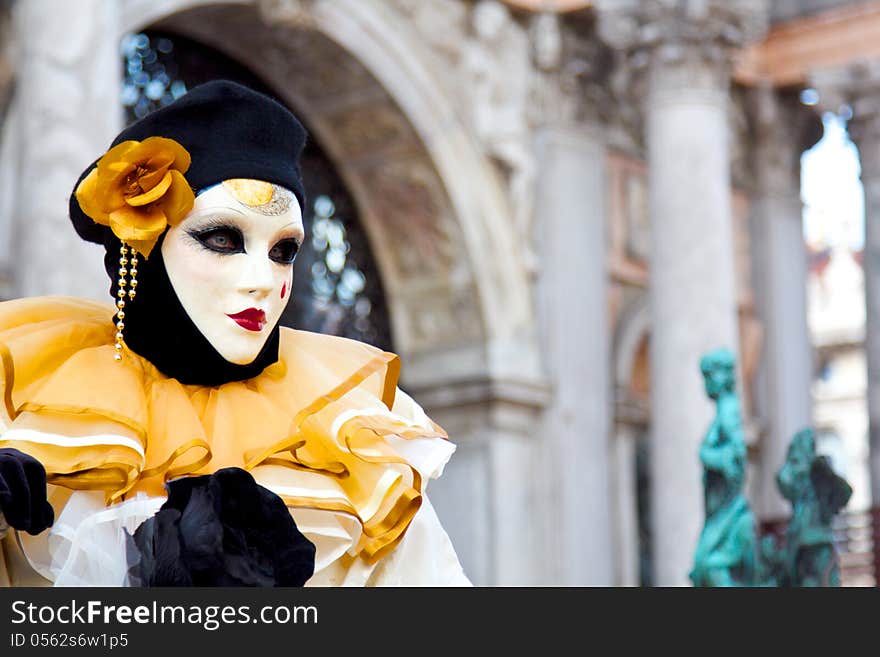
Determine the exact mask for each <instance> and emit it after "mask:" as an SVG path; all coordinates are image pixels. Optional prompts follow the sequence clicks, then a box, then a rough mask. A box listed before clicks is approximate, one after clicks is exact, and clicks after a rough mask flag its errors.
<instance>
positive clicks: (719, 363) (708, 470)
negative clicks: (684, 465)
mask: <svg viewBox="0 0 880 657" xmlns="http://www.w3.org/2000/svg"><path fill="white" fill-rule="evenodd" d="M700 369H701V370H702V372H703V378H704V379H705V384H706V394H707V395H708V396H709V397H710V398H712V399H714V400H715V402H716V405H717V411H716V414H715V419H714V420H713V421H712V424H711V426H710V427H709V430H708V431H707V432H706V437H705V438H704V439H703V443H702V445H701V446H700V462H701V463H702V464H703V489H704V495H705V510H706V523H705V525H704V527H703V532H702V534H701V535H700V541H699V544H698V545H697V552H696V555H695V557H694V569H693V570H692V571H691V573H690V578H691V581H692V582H693V584H694V586H751V585H754V584H756V583H757V563H756V552H757V550H756V540H755V521H754V517H753V515H752V511H751V509H750V508H749V504H748V502H747V501H746V498H745V496H744V495H743V484H744V483H745V474H746V444H745V439H744V437H743V427H742V418H741V415H740V406H739V399H738V398H737V395H736V374H735V370H736V361H735V359H734V356H733V354H732V353H731V352H730V351H729V350H727V349H717V350H715V351H712V352H709V353H708V354H706V355H705V356H703V358H702V359H701V361H700Z"/></svg>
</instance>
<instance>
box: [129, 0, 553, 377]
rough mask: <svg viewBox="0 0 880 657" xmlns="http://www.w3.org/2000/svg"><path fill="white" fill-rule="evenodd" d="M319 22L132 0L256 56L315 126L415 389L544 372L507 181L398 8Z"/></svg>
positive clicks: (240, 7)
mask: <svg viewBox="0 0 880 657" xmlns="http://www.w3.org/2000/svg"><path fill="white" fill-rule="evenodd" d="M312 7H313V10H312V12H311V13H310V15H309V18H310V21H309V25H308V26H307V27H303V26H292V25H285V24H275V25H270V24H267V22H266V21H265V20H264V19H263V18H262V17H261V13H260V11H259V9H258V7H257V3H256V2H242V1H230V0H211V1H207V0H130V1H129V2H127V3H126V4H125V5H124V6H123V8H122V17H121V21H120V24H121V28H122V32H128V31H131V30H139V29H144V28H146V27H156V28H159V29H166V30H169V31H172V32H177V33H179V34H182V35H184V36H187V37H190V38H193V39H196V40H198V41H201V42H202V43H205V44H206V45H209V46H211V47H214V48H216V49H218V50H220V51H222V52H224V53H225V54H227V55H229V56H231V57H233V58H235V59H236V60H238V61H239V62H241V63H242V64H244V65H245V66H248V67H249V68H250V69H251V70H253V71H254V72H255V73H256V74H257V75H259V76H260V77H261V78H262V79H263V80H265V81H266V83H267V84H269V85H270V86H271V87H272V88H273V89H274V90H275V91H276V92H277V93H278V94H279V96H280V97H282V98H283V99H284V100H285V101H286V102H287V103H288V104H289V105H290V106H291V107H293V108H294V109H295V110H296V111H297V112H298V113H299V114H300V115H301V116H303V118H304V120H305V121H306V122H307V123H309V125H310V126H311V128H312V130H313V131H314V133H315V134H316V136H317V138H318V139H319V140H320V141H321V144H322V146H323V147H324V148H325V150H326V151H327V153H328V154H329V155H330V157H331V158H332V159H333V160H334V162H335V164H336V166H337V168H338V170H339V172H340V174H341V175H342V177H343V179H344V180H345V182H346V184H347V185H348V186H349V188H350V190H351V191H352V193H353V195H354V197H355V199H356V201H357V203H358V205H359V209H360V214H361V218H362V221H363V222H364V227H365V229H366V231H367V233H368V235H369V238H370V242H371V244H372V245H373V250H374V253H375V256H376V259H377V262H378V265H379V268H380V270H381V273H382V277H383V282H384V286H385V291H386V297H387V299H388V303H389V309H390V312H391V317H392V323H393V330H394V334H395V337H396V341H397V345H396V348H397V350H398V351H399V352H400V353H401V354H403V355H404V357H405V359H406V360H407V367H406V368H404V374H405V376H407V380H408V382H409V383H410V384H413V385H416V386H418V385H421V384H424V385H431V384H436V383H438V382H437V381H436V378H437V372H438V370H442V371H443V372H444V377H445V378H447V379H448V380H450V381H451V380H457V379H458V380H490V379H497V378H505V377H512V378H516V379H519V380H523V379H525V380H538V379H539V378H540V377H539V375H538V372H539V371H540V367H539V360H538V354H537V348H536V343H535V338H534V335H535V331H534V325H533V319H532V312H531V297H530V291H529V282H528V279H527V275H526V272H525V270H524V268H523V267H522V265H521V264H520V262H521V259H519V258H515V257H513V258H512V257H511V254H512V253H517V252H518V250H519V245H518V244H517V243H516V241H515V240H514V236H513V231H511V230H510V228H509V221H508V217H509V210H508V207H507V205H506V203H507V202H506V199H505V195H504V192H503V190H502V189H501V188H500V186H499V183H498V180H497V177H495V176H494V175H493V172H492V170H491V166H490V165H489V163H488V162H487V161H486V159H485V157H484V156H483V154H482V152H481V151H480V149H479V147H478V145H477V144H476V142H475V141H474V139H473V138H472V137H471V135H470V134H469V132H468V131H467V130H466V129H465V128H464V127H463V126H462V124H461V122H460V121H459V120H458V118H457V117H456V115H455V110H454V108H453V107H452V106H451V104H450V102H449V100H448V99H447V98H446V96H445V95H444V94H443V92H442V90H441V89H440V87H439V85H438V84H436V82H435V81H434V80H433V79H432V77H431V75H430V73H429V72H428V71H427V70H426V69H425V68H424V67H423V66H422V65H421V64H420V63H419V61H420V58H419V57H416V56H413V53H412V52H411V50H412V49H413V48H418V47H419V45H418V43H417V42H415V41H414V40H411V39H407V37H406V34H405V33H406V30H405V29H404V28H403V26H402V25H400V24H399V21H400V20H401V19H400V18H399V17H397V16H396V14H395V13H394V12H393V11H390V10H389V8H388V6H387V4H384V5H383V3H382V2H377V1H376V0H358V2H336V1H326V0H325V1H319V2H316V3H313V4H312Z"/></svg>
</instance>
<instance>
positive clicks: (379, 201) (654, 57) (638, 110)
mask: <svg viewBox="0 0 880 657" xmlns="http://www.w3.org/2000/svg"><path fill="white" fill-rule="evenodd" d="M46 2H48V0H26V1H22V0H18V2H17V3H16V7H15V8H16V14H15V21H16V23H15V25H16V27H15V32H16V33H17V34H18V35H22V34H27V35H28V38H27V39H17V40H16V43H17V45H18V49H17V51H16V52H17V53H18V54H17V55H16V56H15V57H14V58H5V57H4V56H3V55H0V102H2V98H3V93H4V91H3V89H4V86H3V85H4V80H6V79H8V76H7V77H6V78H4V71H7V68H4V62H6V63H8V62H10V61H14V62H16V63H15V67H14V74H15V79H16V84H15V85H14V87H13V89H14V96H13V101H12V102H11V103H10V105H9V112H8V114H7V115H6V116H5V118H2V121H3V124H2V129H3V132H2V135H3V136H2V142H0V166H2V169H0V295H4V296H9V295H12V294H40V293H46V292H69V293H76V294H82V293H84V292H85V293H86V294H89V295H90V296H96V297H99V298H100V297H101V296H102V294H103V292H104V288H105V287H106V279H105V277H104V273H103V270H102V268H101V266H100V265H101V263H100V258H99V257H97V255H96V253H97V250H96V249H94V248H92V247H90V246H87V245H83V244H82V243H81V242H80V241H79V240H77V239H76V238H75V237H74V235H73V232H72V231H71V230H70V229H69V224H68V222H67V219H66V197H67V195H68V194H69V192H70V188H71V187H72V185H73V183H74V182H75V180H76V176H77V175H78V174H79V172H80V171H81V170H82V169H83V167H84V166H85V165H87V164H88V159H89V158H91V157H94V156H95V155H97V154H99V153H101V152H102V151H103V150H104V149H105V148H106V145H107V143H109V140H110V139H111V138H112V136H113V135H115V134H116V132H117V131H118V128H119V122H120V121H121V107H120V106H119V105H118V103H117V101H116V99H117V95H118V86H119V71H120V62H119V61H118V40H119V39H120V38H121V37H122V36H123V35H124V34H126V33H128V32H132V31H139V30H143V29H147V28H153V29H162V30H166V31H169V32H172V33H174V34H180V35H182V36H185V37H188V38H191V39H194V40H196V41H198V42H200V43H203V44H205V45H207V46H210V47H213V48H215V49H217V50H219V51H220V52H222V53H224V54H226V55H228V56H230V57H232V58H233V59H234V60H236V61H238V62H239V63H241V64H242V65H244V66H245V67H247V68H249V69H250V70H251V71H252V72H253V73H254V74H255V75H257V76H258V77H259V78H261V79H262V80H263V81H264V82H265V83H266V84H267V85H268V86H269V87H270V88H272V89H273V90H274V91H275V92H276V93H277V94H278V95H279V97H280V98H282V99H283V100H284V101H285V102H286V103H287V104H289V106H290V107H292V108H293V109H294V110H295V111H296V112H297V114H298V115H300V116H301V117H302V118H303V120H304V122H305V123H306V124H307V125H308V127H309V129H310V130H311V132H312V135H313V138H314V139H315V140H317V141H318V142H320V144H321V146H322V148H323V149H324V151H326V153H327V154H328V156H329V157H330V158H331V159H332V160H333V163H334V165H335V167H336V168H337V170H338V172H339V174H340V176H341V178H342V179H343V180H344V182H345V184H346V186H347V187H348V188H349V191H350V192H351V196H352V197H353V198H354V200H355V202H356V204H357V206H358V210H359V215H360V217H361V219H362V221H363V224H364V227H365V230H366V232H367V234H368V236H369V241H370V245H371V248H372V250H373V252H374V256H375V259H376V261H377V263H378V267H379V269H380V272H381V276H382V279H383V286H384V289H385V292H386V296H387V300H388V306H389V311H390V316H391V317H390V319H391V322H392V325H393V329H394V330H393V333H394V336H395V344H394V349H395V351H397V352H398V353H400V354H401V356H402V362H403V379H402V384H403V386H404V387H405V388H406V389H407V390H408V391H409V392H411V393H412V394H413V395H414V396H415V397H416V399H417V400H418V401H420V402H421V403H422V404H423V405H424V406H425V408H426V410H427V411H428V412H429V414H430V415H431V416H432V417H433V418H434V419H435V420H437V421H438V422H439V423H440V424H442V425H443V426H444V427H445V428H446V429H447V430H448V431H449V432H450V436H451V438H452V439H453V441H454V442H456V443H458V445H459V449H458V452H457V453H456V455H455V457H454V458H453V460H452V461H451V463H450V464H449V466H448V468H447V471H446V473H445V475H444V477H443V478H441V479H440V480H438V481H437V482H432V484H431V486H432V489H431V490H432V492H431V496H432V501H433V502H434V505H435V506H436V508H437V510H438V513H439V514H440V516H441V519H442V520H443V523H444V525H445V526H446V527H447V529H448V531H449V533H450V535H451V537H452V539H453V543H454V544H455V545H456V547H457V548H458V551H459V553H460V556H461V558H462V561H463V564H464V566H465V570H466V571H467V572H468V574H469V575H470V576H471V577H472V579H473V580H474V581H475V582H477V583H479V584H627V585H629V584H638V583H639V582H640V581H653V582H654V583H661V584H670V583H682V582H683V581H684V579H685V578H686V575H687V572H688V569H689V567H690V564H689V563H686V562H687V561H688V558H689V555H691V554H692V552H693V549H694V548H695V547H696V539H697V530H698V528H699V522H700V519H701V517H702V509H701V506H700V505H701V504H702V502H701V494H700V489H699V472H698V468H697V446H698V443H699V440H700V437H701V436H702V434H703V432H704V430H705V425H706V424H707V422H708V418H709V415H710V413H711V410H710V408H709V406H708V404H706V402H705V399H704V396H703V394H702V391H701V390H699V383H700V379H699V371H698V368H697V363H698V358H699V355H700V354H701V352H702V351H703V350H707V349H709V348H713V347H716V346H722V345H721V344H716V341H718V340H721V341H722V342H724V343H725V345H726V346H729V347H731V348H733V349H734V350H736V348H737V347H739V361H740V363H741V364H742V372H741V374H742V380H743V381H744V388H745V390H744V392H745V393H746V395H745V397H744V400H745V401H744V406H745V410H746V412H747V413H749V412H750V411H751V410H754V416H755V417H760V419H761V420H762V421H763V420H764V417H763V416H762V415H761V414H762V413H764V414H765V415H768V417H769V416H770V415H772V413H773V410H772V409H769V410H767V409H764V408H759V407H758V405H755V408H754V409H752V408H751V401H750V400H751V399H752V398H753V396H754V394H755V390H756V388H755V380H756V378H755V372H756V371H757V369H758V360H759V356H760V357H761V358H763V356H764V354H767V353H775V352H773V349H774V347H773V346H772V345H766V344H765V342H766V339H767V337H766V335H764V334H763V332H762V329H763V328H765V327H762V325H761V322H768V321H769V322H770V323H772V322H773V321H774V320H773V317H771V315H772V313H769V311H768V310H767V308H764V307H762V306H761V303H762V302H761V301H760V299H758V300H756V297H755V294H754V292H755V290H754V288H755V287H757V286H759V285H763V284H765V283H766V280H765V279H764V278H760V276H763V275H764V274H763V273H761V272H764V273H766V272H767V270H766V268H764V269H762V266H763V265H766V260H767V259H768V258H769V259H772V258H774V257H779V252H774V253H770V252H765V251H761V250H760V249H759V248H757V246H756V245H755V244H756V242H755V240H756V235H755V231H756V229H755V227H754V221H753V222H752V224H751V225H750V222H749V217H750V213H752V212H753V211H754V208H755V207H757V206H756V205H755V203H756V202H759V201H761V200H762V199H766V197H767V196H768V194H770V195H772V194H771V192H772V193H773V194H775V193H776V191H779V190H781V192H780V193H781V194H786V193H790V192H791V191H792V185H794V184H795V182H794V179H793V178H792V173H793V169H794V168H795V163H796V160H797V155H798V153H799V150H798V149H799V148H802V147H803V146H802V141H798V139H800V137H798V135H795V134H792V133H789V132H776V131H775V130H773V126H774V125H775V124H777V123H779V122H781V121H783V120H782V119H779V118H774V116H775V115H771V116H769V118H768V117H767V116H765V114H762V113H761V112H762V111H763V110H762V109H761V108H760V107H758V108H757V109H756V106H755V104H754V102H753V101H754V100H755V96H754V93H753V89H752V88H751V87H753V86H754V85H753V84H751V85H749V88H746V86H739V87H737V88H736V89H734V90H733V91H731V82H732V78H731V76H732V71H733V70H734V66H733V60H732V55H731V50H732V49H733V48H738V47H741V46H744V45H746V44H748V43H749V42H750V41H753V40H755V39H760V37H761V34H762V33H763V30H764V28H765V26H766V19H767V14H766V6H765V3H764V2H762V1H761V0H736V1H731V2H725V1H722V0H704V1H702V2H688V3H682V2H678V3H669V2H662V1H661V0H649V1H638V2H637V1H636V0H608V2H604V1H602V0H599V1H598V2H592V3H590V2H576V1H572V2H562V3H553V4H554V6H555V7H556V8H557V9H558V10H559V11H558V12H557V11H554V10H553V7H551V5H550V4H548V3H540V2H529V1H526V0H523V1H519V0H517V1H513V0H510V1H507V0H505V1H504V2H502V1H500V0H122V1H118V2H117V1H116V0H88V2H86V3H85V4H86V5H88V6H87V7H86V8H85V9H83V7H82V6H81V5H83V4H84V3H67V4H68V5H73V4H75V5H76V9H73V8H72V7H71V8H67V9H64V8H62V9H59V8H58V7H55V4H57V3H53V10H52V11H48V10H47V9H46ZM61 4H64V3H61ZM65 7H66V5H65ZM0 29H2V20H0ZM59 44H60V45H59ZM0 107H2V105H0ZM774 107H775V106H774ZM756 111H757V112H758V113H757V114H756V113H755V112H756ZM786 111H787V110H786ZM0 117H3V114H0ZM756 117H757V118H756ZM785 125H786V126H789V127H791V128H792V129H793V128H794V127H796V126H794V124H789V123H785ZM794 142H796V143H794ZM756 145H757V146H762V145H763V146H762V147H760V148H756ZM786 146H790V148H784V147H786ZM878 152H880V150H878ZM780 158H782V159H780ZM758 170H760V171H761V172H762V173H761V175H754V173H755V171H758ZM731 171H732V174H731ZM731 182H732V183H733V184H731ZM762 195H763V196H762ZM789 200H791V199H789ZM764 207H768V206H764ZM785 207H786V208H787V209H788V210H789V211H790V212H791V213H793V212H795V210H794V206H793V205H787V206H785ZM768 221H769V220H768ZM794 223H796V218H795V217H794V215H793V214H791V216H789V222H788V230H789V233H791V234H794V232H796V231H795V230H794V229H792V227H791V225H793V224H794ZM761 226H762V227H763V226H764V224H761ZM795 228H796V226H795ZM789 233H785V234H789ZM59 253H62V254H64V255H63V257H59ZM762 254H763V255H762ZM755 259H760V260H761V265H762V266H758V267H753V266H752V265H754V264H755V263H754V261H755ZM4 272H5V276H6V279H4V278H3V277H4ZM755 272H758V273H757V274H755ZM771 273H772V272H771ZM776 273H777V274H779V272H776ZM771 278H772V277H771ZM756 279H757V280H756ZM774 280H775V279H774ZM780 280H781V279H780ZM780 280H777V283H779V282H780ZM786 281H787V284H791V281H790V280H788V279H786ZM782 282H785V281H782ZM795 283H796V282H795ZM4 285H5V287H3V286H4ZM793 312H794V313H795V315H796V314H797V313H798V312H800V310H797V309H796V310H795V311H793ZM758 317H760V321H759V319H758ZM768 318H769V319H768ZM777 319H779V322H778V325H779V326H782V325H785V322H784V321H783V319H781V318H777ZM682 326H686V327H687V330H683V329H682ZM782 333H785V331H783V332H782ZM776 339H777V341H778V340H779V339H782V338H776ZM777 347H778V345H777ZM783 360H784V359H783ZM780 362H783V361H780ZM761 376H764V378H765V379H766V378H767V376H766V375H761ZM758 378H760V377H758ZM788 383H790V381H789V382H788ZM788 383H786V384H785V385H788ZM785 385H783V384H780V386H782V387H783V388H785ZM786 389H787V388H786ZM795 394H798V393H795ZM801 410H803V409H801ZM808 410H809V409H807V412H808ZM767 422H770V420H769V419H768V420H767ZM786 426H787V425H786ZM785 431H787V429H785ZM747 433H753V434H757V433H760V432H759V431H751V432H750V431H747ZM760 442H761V441H760V440H757V441H753V444H752V445H751V448H752V451H753V455H754V453H757V456H756V458H757V459H758V461H759V463H758V466H759V467H760V459H761V453H760V449H761V448H760ZM646 445H652V446H653V448H654V450H653V451H652V452H650V457H649V458H648V459H647V460H646V459H645V454H646V453H648V452H646V450H645V446H646ZM645 463H647V464H648V465H647V466H645ZM682 464H685V465H682ZM637 466H638V467H637ZM648 474H649V475H650V479H651V480H652V486H653V488H652V489H650V492H649V488H648V487H647V486H646V484H645V482H644V481H643V479H644V478H645V477H646V476H647V475H648ZM648 499H650V504H651V505H652V507H653V508H654V511H655V515H654V519H653V521H649V520H648V519H647V517H646V516H645V511H644V509H645V502H646V500H648ZM640 514H641V515H640ZM651 522H653V530H652V531H653V533H652V534H650V537H649V535H648V534H647V533H646V532H647V531H648V528H649V527H650V525H651ZM649 541H650V542H651V544H652V548H653V549H654V564H653V572H654V576H653V579H652V578H651V576H650V571H651V567H650V565H646V563H647V562H646V559H647V547H646V546H647V545H648V542H649Z"/></svg>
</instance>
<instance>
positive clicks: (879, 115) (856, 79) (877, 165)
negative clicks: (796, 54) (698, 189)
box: [812, 61, 880, 504]
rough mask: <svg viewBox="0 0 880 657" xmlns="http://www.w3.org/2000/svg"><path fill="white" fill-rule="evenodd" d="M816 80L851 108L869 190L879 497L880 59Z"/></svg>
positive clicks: (834, 102) (875, 485) (869, 309)
mask: <svg viewBox="0 0 880 657" xmlns="http://www.w3.org/2000/svg"><path fill="white" fill-rule="evenodd" d="M812 82H813V85H814V86H815V87H816V88H817V90H818V91H819V94H820V98H821V102H820V105H819V107H820V109H825V110H832V111H840V109H841V106H842V105H843V104H848V105H849V106H850V108H851V109H852V118H851V119H850V121H849V124H848V126H847V128H848V130H849V135H850V137H851V138H852V140H853V142H854V143H855V145H856V147H857V148H858V149H859V161H860V164H861V169H862V173H861V178H862V186H863V187H864V190H865V254H864V258H863V259H862V261H863V263H864V265H863V266H864V269H865V356H866V358H867V362H868V392H867V394H868V423H869V425H868V426H869V428H868V431H869V434H870V445H869V451H870V457H869V458H870V468H871V499H872V500H873V503H874V504H877V502H878V500H880V61H873V62H870V63H864V64H858V65H852V66H848V67H845V68H840V69H837V70H828V71H821V72H817V73H816V74H815V75H814V76H813V80H812Z"/></svg>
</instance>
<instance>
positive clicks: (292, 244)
mask: <svg viewBox="0 0 880 657" xmlns="http://www.w3.org/2000/svg"><path fill="white" fill-rule="evenodd" d="M297 251H299V243H298V242H297V241H296V240H295V239H293V238H287V239H283V240H280V241H278V242H276V243H275V246H273V247H272V248H271V249H270V250H269V259H270V260H274V261H275V262H277V263H280V264H282V265H289V264H290V263H292V262H293V259H294V258H295V257H296V252H297Z"/></svg>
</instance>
